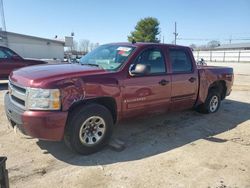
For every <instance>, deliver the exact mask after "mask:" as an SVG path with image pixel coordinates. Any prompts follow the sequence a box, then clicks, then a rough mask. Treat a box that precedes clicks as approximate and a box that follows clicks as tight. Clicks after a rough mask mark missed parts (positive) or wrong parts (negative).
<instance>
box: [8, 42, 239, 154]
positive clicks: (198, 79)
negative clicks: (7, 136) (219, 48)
mask: <svg viewBox="0 0 250 188" xmlns="http://www.w3.org/2000/svg"><path fill="white" fill-rule="evenodd" d="M233 78H234V75H233V69H232V68H227V67H212V66H196V63H195V60H194V57H193V55H192V51H191V49H190V48H188V47H184V46H177V45H167V44H154V43H113V44H106V45H102V46H100V47H98V48H96V49H95V50H93V51H92V52H90V53H89V54H87V55H86V56H84V57H82V58H81V59H80V63H79V64H60V65H48V66H46V65H43V66H39V65H38V66H32V67H26V68H21V69H19V70H16V71H13V72H12V73H11V75H10V77H9V91H8V92H7V93H6V95H5V110H6V115H7V118H8V119H9V121H10V124H11V125H12V126H13V127H14V126H17V127H18V129H19V130H21V131H22V132H23V133H24V134H27V135H30V136H32V137H35V138H39V139H45V140H52V141H59V140H62V139H64V141H65V143H66V145H68V146H69V147H70V148H72V149H73V150H75V151H76V152H79V153H81V154H90V153H93V152H96V151H98V150H100V149H101V148H103V147H104V146H105V145H106V144H107V142H108V140H109V139H110V137H111V134H112V129H113V127H114V125H115V124H117V122H119V121H120V120H122V119H126V118H132V117H136V116H139V115H143V116H146V115H148V114H154V113H157V114H158V113H166V112H170V111H180V110H184V109H191V108H193V109H196V110H198V111H199V112H202V113H215V112H216V111H217V110H218V109H219V107H220V104H221V101H222V100H223V99H225V97H226V96H227V95H229V94H230V92H231V88H232V84H233Z"/></svg>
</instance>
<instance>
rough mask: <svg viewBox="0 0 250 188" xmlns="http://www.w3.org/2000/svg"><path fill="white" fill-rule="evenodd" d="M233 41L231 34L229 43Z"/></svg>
mask: <svg viewBox="0 0 250 188" xmlns="http://www.w3.org/2000/svg"><path fill="white" fill-rule="evenodd" d="M231 43H232V35H230V38H229V44H231Z"/></svg>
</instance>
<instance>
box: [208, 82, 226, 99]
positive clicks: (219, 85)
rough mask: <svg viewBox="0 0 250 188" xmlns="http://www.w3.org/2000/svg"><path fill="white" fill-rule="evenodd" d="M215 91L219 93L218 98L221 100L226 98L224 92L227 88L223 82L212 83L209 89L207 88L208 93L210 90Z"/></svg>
mask: <svg viewBox="0 0 250 188" xmlns="http://www.w3.org/2000/svg"><path fill="white" fill-rule="evenodd" d="M212 89H215V90H217V91H219V93H220V96H221V100H223V99H225V97H226V92H227V86H226V82H225V81H224V80H218V81H215V82H213V83H212V84H211V85H210V86H209V88H208V93H209V92H210V91H211V90H212Z"/></svg>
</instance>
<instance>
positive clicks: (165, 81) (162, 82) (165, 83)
mask: <svg viewBox="0 0 250 188" xmlns="http://www.w3.org/2000/svg"><path fill="white" fill-rule="evenodd" d="M168 83H169V81H167V80H164V79H163V80H161V81H159V84H160V85H162V86H165V85H167V84H168Z"/></svg>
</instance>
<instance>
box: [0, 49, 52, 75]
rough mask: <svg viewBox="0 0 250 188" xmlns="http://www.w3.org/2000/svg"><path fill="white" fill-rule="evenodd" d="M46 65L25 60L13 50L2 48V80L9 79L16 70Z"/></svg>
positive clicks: (0, 72)
mask: <svg viewBox="0 0 250 188" xmlns="http://www.w3.org/2000/svg"><path fill="white" fill-rule="evenodd" d="M46 63H47V62H44V61H40V60H33V59H24V58H22V57H21V56H19V55H18V54H17V53H15V52H14V51H13V50H11V49H9V48H7V47H3V46H0V79H7V78H8V76H9V75H10V73H11V72H12V71H13V70H14V69H18V68H21V67H26V66H30V65H39V64H46Z"/></svg>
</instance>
